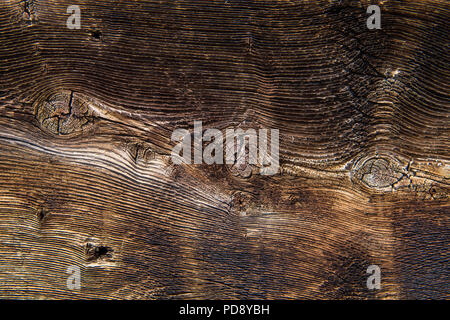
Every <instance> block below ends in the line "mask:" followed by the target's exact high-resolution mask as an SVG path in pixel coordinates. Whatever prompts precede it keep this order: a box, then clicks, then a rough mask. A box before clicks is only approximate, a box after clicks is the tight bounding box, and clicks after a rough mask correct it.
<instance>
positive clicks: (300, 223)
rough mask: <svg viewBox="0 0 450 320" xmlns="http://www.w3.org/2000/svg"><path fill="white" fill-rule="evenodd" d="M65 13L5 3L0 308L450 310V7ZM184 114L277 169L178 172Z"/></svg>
mask: <svg viewBox="0 0 450 320" xmlns="http://www.w3.org/2000/svg"><path fill="white" fill-rule="evenodd" d="M72 2H73V1H68V0H67V1H63V0H56V1H54V0H52V1H50V0H34V1H27V3H29V4H30V5H27V10H25V6H24V1H13V0H3V1H2V2H1V3H0V41H1V46H0V59H1V64H0V74H1V76H0V244H1V245H0V297H1V298H32V299H39V298H50V299H59V298H83V299H94V298H107V299H183V298H189V299H205V298H210V299H218V298H222V299H225V298H229V299H244V298H262V299H300V298H309V299H317V298H321V299H347V298H348V299H371V298H374V299H399V298H419V299H430V298H434V299H444V298H448V297H449V291H450V290H449V281H448V279H449V269H448V263H449V252H448V247H449V239H450V237H449V226H448V222H449V219H448V218H449V216H448V214H449V202H448V191H449V165H450V163H449V160H450V152H449V142H450V139H449V105H450V103H449V102H450V101H449V83H450V82H449V75H450V74H449V70H450V68H449V65H450V61H449V55H448V34H449V27H448V18H449V16H450V5H449V3H448V1H440V0H423V1H419V0H414V1H413V0H408V1H375V2H374V1H370V3H369V1H277V0H271V1H239V2H235V1H232V0H229V1H227V2H225V1H212V0H208V1H206V0H205V1H137V0H136V1H132V0H127V1H104V0H96V1H93V0H80V1H75V2H76V3H72ZM374 3H378V4H379V5H380V7H381V10H382V29H381V30H368V29H367V28H366V18H367V14H366V11H365V8H366V7H367V6H368V5H369V4H374ZM72 4H79V5H80V8H81V12H82V16H81V26H82V27H81V29H80V30H70V29H68V28H66V19H67V17H68V14H67V13H66V8H67V7H68V6H69V5H72ZM194 120H200V121H203V126H204V128H205V129H206V128H217V129H221V130H225V129H226V128H236V127H240V128H255V129H257V128H278V129H280V172H279V173H278V174H277V175H274V176H261V175H258V174H252V175H251V176H250V177H248V178H245V177H243V176H240V175H235V174H233V170H232V168H230V166H228V165H206V164H205V165H182V166H176V165H173V164H172V162H171V160H170V151H171V148H172V147H173V143H172V142H171V141H170V137H171V133H172V132H173V130H175V129H178V128H186V129H192V127H193V121H194ZM371 264H376V265H379V266H380V267H381V270H382V288H381V290H378V291H377V290H375V291H370V290H368V289H367V288H366V279H367V276H368V275H367V274H366V269H367V267H368V266H369V265H371ZM70 265H77V266H79V267H80V268H81V277H82V287H81V289H80V290H69V289H68V288H67V287H66V279H67V277H68V274H67V273H66V269H67V267H68V266H70Z"/></svg>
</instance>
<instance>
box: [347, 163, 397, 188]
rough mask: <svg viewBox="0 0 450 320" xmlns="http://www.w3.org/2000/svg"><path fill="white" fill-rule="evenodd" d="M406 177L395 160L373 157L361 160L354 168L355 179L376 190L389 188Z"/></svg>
mask: <svg viewBox="0 0 450 320" xmlns="http://www.w3.org/2000/svg"><path fill="white" fill-rule="evenodd" d="M403 177H404V173H402V171H401V169H400V166H399V165H398V164H397V163H396V161H395V160H391V159H389V158H383V157H372V158H368V159H365V160H363V161H359V162H358V163H357V164H356V166H355V167H354V169H353V179H354V180H357V181H359V182H361V183H362V184H364V185H365V186H366V187H369V188H371V189H376V190H388V189H391V188H393V187H394V185H395V184H396V183H397V182H399V181H400V180H401V179H402V178H403Z"/></svg>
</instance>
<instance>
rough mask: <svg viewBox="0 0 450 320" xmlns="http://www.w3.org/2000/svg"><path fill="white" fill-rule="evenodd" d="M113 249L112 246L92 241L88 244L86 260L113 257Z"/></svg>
mask: <svg viewBox="0 0 450 320" xmlns="http://www.w3.org/2000/svg"><path fill="white" fill-rule="evenodd" d="M112 252H113V250H112V249H111V248H110V247H107V246H102V245H95V244H92V243H87V244H86V260H87V261H96V260H99V259H104V258H111V257H112Z"/></svg>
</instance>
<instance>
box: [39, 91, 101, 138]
mask: <svg viewBox="0 0 450 320" xmlns="http://www.w3.org/2000/svg"><path fill="white" fill-rule="evenodd" d="M35 110H36V113H35V116H36V119H37V120H38V122H39V125H40V127H41V129H42V130H44V131H46V132H48V133H51V134H54V135H70V134H74V133H79V132H82V131H86V130H87V129H88V128H90V127H91V126H92V124H93V119H94V118H93V112H92V110H91V109H90V108H89V99H88V98H87V97H85V96H83V95H81V94H78V93H75V92H73V91H61V92H58V93H56V94H53V95H51V96H49V97H48V98H47V99H44V100H43V101H38V102H37V106H36V108H35Z"/></svg>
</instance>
